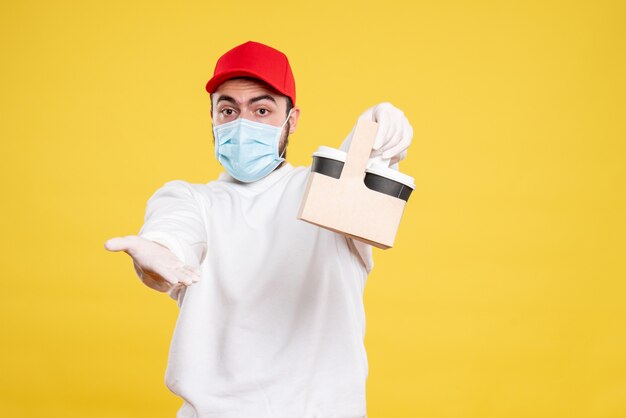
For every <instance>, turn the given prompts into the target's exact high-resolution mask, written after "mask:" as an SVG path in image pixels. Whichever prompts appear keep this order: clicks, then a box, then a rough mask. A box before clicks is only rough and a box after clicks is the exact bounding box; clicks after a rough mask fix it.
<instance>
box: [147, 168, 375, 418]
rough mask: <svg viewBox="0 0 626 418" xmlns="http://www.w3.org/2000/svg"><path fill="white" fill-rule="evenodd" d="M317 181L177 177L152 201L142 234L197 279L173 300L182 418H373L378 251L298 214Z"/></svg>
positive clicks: (172, 365) (173, 360)
mask: <svg viewBox="0 0 626 418" xmlns="http://www.w3.org/2000/svg"><path fill="white" fill-rule="evenodd" d="M308 173H309V169H308V168H305V167H298V168H294V167H293V166H291V165H289V164H286V165H284V166H283V167H281V168H280V169H278V170H276V171H274V172H273V173H271V174H270V175H269V176H267V177H265V178H263V179H262V180H260V181H258V182H255V183H250V184H244V183H239V182H237V181H236V180H234V179H233V178H232V177H230V176H229V175H228V174H225V173H223V174H222V175H221V176H220V178H219V179H218V180H216V181H213V182H210V183H208V184H189V183H186V182H182V181H173V182H170V183H167V184H166V185H165V186H163V187H162V188H161V189H159V190H158V191H157V192H156V193H155V194H154V195H153V196H152V197H151V199H150V200H149V202H148V208H147V212H146V219H145V224H144V226H143V228H142V230H141V233H140V235H141V236H142V237H143V238H146V239H149V240H153V241H156V242H159V243H161V244H163V245H165V246H166V247H168V248H170V249H171V250H172V251H173V252H174V253H175V254H176V255H177V256H178V257H180V258H181V259H182V260H183V261H184V262H185V263H187V264H190V265H195V266H199V271H200V282H198V283H196V284H193V285H192V286H190V287H188V288H181V287H177V288H175V289H174V290H173V291H172V292H171V295H172V297H174V298H177V299H178V303H179V306H180V314H179V317H178V321H177V323H176V329H175V331H174V335H173V338H172V343H171V347H170V354H169V361H168V368H167V372H166V383H167V386H168V387H169V388H170V390H172V391H173V392H174V393H176V394H177V395H179V396H180V397H182V398H183V399H184V404H183V406H182V408H181V409H180V410H179V412H178V415H177V417H178V418H192V417H194V418H217V417H219V418H357V417H365V415H366V412H365V380H366V377H367V358H366V354H365V348H364V345H363V338H364V333H365V315H364V310H363V288H364V286H365V281H366V278H367V272H368V271H369V270H371V266H372V258H371V249H370V248H369V247H367V246H363V245H361V244H358V243H357V244H356V245H355V243H354V242H353V241H352V240H350V239H346V238H345V237H344V236H342V235H340V234H336V233H334V232H331V231H328V230H326V229H323V228H319V227H317V226H314V225H311V224H308V223H306V222H304V221H300V220H298V219H297V218H296V216H297V212H298V209H299V207H300V203H301V200H302V195H303V192H304V188H305V184H306V179H307V175H308Z"/></svg>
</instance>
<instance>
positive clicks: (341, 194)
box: [298, 119, 415, 249]
mask: <svg viewBox="0 0 626 418" xmlns="http://www.w3.org/2000/svg"><path fill="white" fill-rule="evenodd" d="M377 129H378V124H376V123H375V122H371V121H369V120H366V119H360V120H359V121H358V122H357V125H356V128H355V131H354V135H353V137H352V143H351V144H350V149H349V150H348V153H347V155H346V156H345V163H344V162H343V161H340V160H341V159H342V158H341V155H340V154H344V153H342V152H341V151H338V150H333V149H332V148H328V147H320V150H318V152H317V153H315V154H313V156H314V158H313V165H312V166H311V173H310V174H309V178H308V181H307V185H306V189H305V192H304V197H303V199H302V204H301V206H300V212H299V213H298V219H301V220H303V221H306V222H310V223H312V224H315V225H318V226H321V227H323V228H326V229H330V230H332V231H335V232H339V233H341V234H343V235H346V236H349V237H352V238H354V239H356V240H359V241H362V242H365V243H367V244H370V245H373V246H375V247H378V248H382V249H387V248H391V247H392V246H393V242H394V240H395V237H396V232H397V231H398V226H399V225H400V219H401V218H402V213H403V212H404V206H405V205H406V201H407V200H408V196H409V195H410V193H411V191H412V190H413V189H414V188H415V185H414V184H413V179H412V178H411V177H409V176H407V175H404V174H402V173H399V172H398V171H396V170H392V169H390V168H387V167H386V165H384V166H380V165H378V166H375V165H371V164H370V167H368V161H369V157H370V153H371V151H372V146H373V145H374V139H375V138H376V131H377ZM324 151H325V152H324ZM337 154H339V156H337Z"/></svg>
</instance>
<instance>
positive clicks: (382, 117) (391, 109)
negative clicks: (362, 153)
mask: <svg viewBox="0 0 626 418" xmlns="http://www.w3.org/2000/svg"><path fill="white" fill-rule="evenodd" d="M360 118H365V119H367V120H371V121H373V122H377V123H378V131H377V133H376V139H375V140H374V146H373V149H374V151H373V152H372V157H374V156H377V155H381V154H382V158H383V159H385V160H391V161H390V163H391V164H395V163H397V162H399V161H400V160H403V159H404V158H406V150H407V148H408V147H409V145H411V140H412V139H413V128H412V127H411V124H410V123H409V121H408V119H407V118H406V117H405V116H404V113H403V112H402V111H401V110H400V109H398V108H397V107H395V106H394V105H392V104H391V103H380V104H377V105H376V106H374V107H371V108H369V109H367V110H366V111H365V112H363V114H361V116H359V119H360ZM353 134H354V128H353V129H352V132H350V134H349V135H348V137H347V138H346V140H345V141H344V144H343V145H342V149H343V150H344V151H347V149H348V146H349V144H350V142H351V141H352V136H353ZM344 148H345V149H344Z"/></svg>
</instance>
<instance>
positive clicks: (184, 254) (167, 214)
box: [139, 180, 207, 267]
mask: <svg viewBox="0 0 626 418" xmlns="http://www.w3.org/2000/svg"><path fill="white" fill-rule="evenodd" d="M204 210H205V209H204V207H203V205H201V204H200V202H199V201H198V200H197V199H196V197H195V195H194V191H193V189H192V187H191V186H190V185H189V184H188V183H186V182H184V181H180V180H176V181H171V182H168V183H166V184H165V185H164V186H163V187H161V188H160V189H159V190H157V191H156V192H155V193H154V195H152V197H151V198H150V199H149V200H148V205H147V209H146V216H145V219H144V225H143V227H142V228H141V231H140V232H139V236H141V237H142V238H145V239H148V240H151V241H154V242H157V243H159V244H161V245H164V246H165V247H167V248H169V249H170V251H172V252H173V253H174V254H175V255H176V256H177V257H178V258H179V259H180V260H181V261H183V262H184V263H185V264H187V265H190V266H192V267H198V266H199V264H200V263H201V262H202V260H203V259H204V256H205V255H206V248H207V236H206V227H205V222H204V216H205V214H204Z"/></svg>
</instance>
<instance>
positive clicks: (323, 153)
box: [313, 145, 347, 163]
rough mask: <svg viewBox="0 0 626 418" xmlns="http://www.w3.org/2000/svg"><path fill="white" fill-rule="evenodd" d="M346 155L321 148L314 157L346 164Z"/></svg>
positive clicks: (332, 149) (327, 148) (333, 149)
mask: <svg viewBox="0 0 626 418" xmlns="http://www.w3.org/2000/svg"><path fill="white" fill-rule="evenodd" d="M346 155H347V154H346V153H345V152H343V151H340V150H338V149H335V148H331V147H325V146H323V145H322V146H320V147H319V148H318V149H317V151H315V152H314V153H313V156H314V157H322V158H330V159H331V160H337V161H341V162H344V163H345V162H346Z"/></svg>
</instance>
